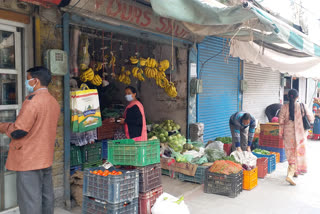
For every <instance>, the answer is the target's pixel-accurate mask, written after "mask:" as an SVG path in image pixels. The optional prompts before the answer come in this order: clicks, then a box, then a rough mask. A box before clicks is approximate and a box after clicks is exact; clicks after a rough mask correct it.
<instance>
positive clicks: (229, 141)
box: [215, 137, 232, 144]
mask: <svg viewBox="0 0 320 214" xmlns="http://www.w3.org/2000/svg"><path fill="white" fill-rule="evenodd" d="M215 140H216V141H220V142H222V143H224V144H232V138H231V137H217V138H216V139H215Z"/></svg>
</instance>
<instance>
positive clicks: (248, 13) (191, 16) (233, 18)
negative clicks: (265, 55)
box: [151, 0, 320, 57]
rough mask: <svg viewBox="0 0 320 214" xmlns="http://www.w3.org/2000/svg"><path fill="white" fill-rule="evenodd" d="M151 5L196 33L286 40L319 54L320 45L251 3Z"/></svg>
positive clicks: (198, 0)
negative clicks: (229, 4)
mask: <svg viewBox="0 0 320 214" xmlns="http://www.w3.org/2000/svg"><path fill="white" fill-rule="evenodd" d="M151 4H152V8H153V10H154V11H155V12H156V13H157V14H159V15H161V16H164V17H167V18H172V19H175V20H179V21H182V22H185V23H184V24H185V26H186V27H187V28H189V30H191V31H192V32H194V33H198V34H199V35H216V36H221V37H231V38H237V39H238V38H239V39H240V40H247V41H253V40H261V41H265V42H267V43H287V44H289V45H291V46H292V47H294V48H295V49H297V50H300V51H303V52H305V53H307V54H309V55H311V56H317V57H320V46H319V45H318V44H316V43H315V42H313V41H311V40H310V39H309V38H308V37H307V35H305V34H303V33H302V32H300V31H298V30H296V29H295V28H294V27H292V26H291V25H289V24H287V23H286V22H284V21H282V20H280V19H278V18H276V17H275V16H273V15H271V14H269V13H267V12H265V11H264V10H262V9H260V8H258V7H256V6H255V5H253V4H252V3H251V2H247V3H246V4H244V5H236V6H226V5H224V4H221V3H219V2H218V1H215V0H190V1H188V2H186V1H184V0H162V1H157V0H151ZM199 25H200V26H199Z"/></svg>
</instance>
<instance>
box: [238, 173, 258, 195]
mask: <svg viewBox="0 0 320 214" xmlns="http://www.w3.org/2000/svg"><path fill="white" fill-rule="evenodd" d="M257 185H258V169H257V168H254V169H252V170H250V171H248V170H243V185H242V188H243V189H245V190H252V189H253V188H255V187H256V186H257Z"/></svg>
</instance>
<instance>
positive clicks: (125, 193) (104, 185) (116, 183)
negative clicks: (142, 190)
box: [83, 167, 139, 204]
mask: <svg viewBox="0 0 320 214" xmlns="http://www.w3.org/2000/svg"><path fill="white" fill-rule="evenodd" d="M94 170H102V171H104V170H105V169H104V168H103V167H95V168H90V169H85V171H84V178H83V195H85V196H88V197H93V198H96V199H99V200H102V201H106V202H108V203H111V204H117V203H122V202H126V201H131V200H133V199H135V198H138V197H139V171H138V170H120V169H115V168H111V169H109V171H113V170H116V171H121V172H122V175H109V176H107V177H104V176H101V175H95V174H92V173H90V171H94Z"/></svg>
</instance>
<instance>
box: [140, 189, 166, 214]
mask: <svg viewBox="0 0 320 214" xmlns="http://www.w3.org/2000/svg"><path fill="white" fill-rule="evenodd" d="M162 193H163V188H162V186H159V187H157V188H155V189H154V190H151V191H149V192H146V193H140V194H139V214H151V208H152V206H153V205H154V203H156V200H157V198H158V197H159V196H160V195H161V194H162Z"/></svg>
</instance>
